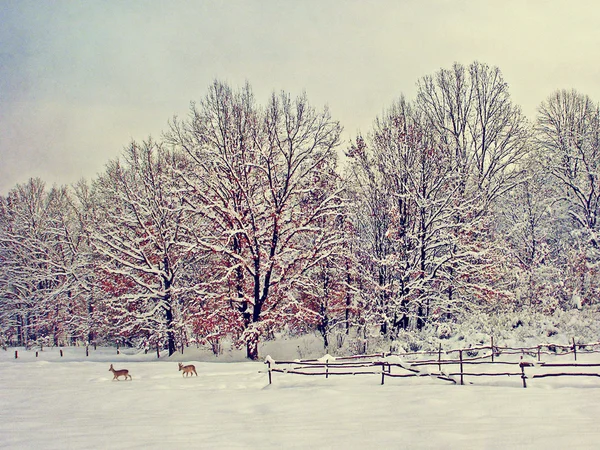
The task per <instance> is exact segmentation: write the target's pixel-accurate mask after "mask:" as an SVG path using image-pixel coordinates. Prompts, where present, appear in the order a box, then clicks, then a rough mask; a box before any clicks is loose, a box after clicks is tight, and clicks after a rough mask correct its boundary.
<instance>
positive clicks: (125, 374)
mask: <svg viewBox="0 0 600 450" xmlns="http://www.w3.org/2000/svg"><path fill="white" fill-rule="evenodd" d="M108 371H109V372H112V373H113V381H114V380H117V381H118V380H119V377H125V380H127V377H129V379H130V380H131V379H132V378H131V375H129V370H127V369H121V370H115V369H114V368H113V365H112V364H111V365H110V369H108Z"/></svg>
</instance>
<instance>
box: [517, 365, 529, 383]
mask: <svg viewBox="0 0 600 450" xmlns="http://www.w3.org/2000/svg"><path fill="white" fill-rule="evenodd" d="M519 365H520V366H521V378H522V379H523V387H524V388H526V387H527V381H526V379H527V377H526V376H525V364H524V363H521V364H519Z"/></svg>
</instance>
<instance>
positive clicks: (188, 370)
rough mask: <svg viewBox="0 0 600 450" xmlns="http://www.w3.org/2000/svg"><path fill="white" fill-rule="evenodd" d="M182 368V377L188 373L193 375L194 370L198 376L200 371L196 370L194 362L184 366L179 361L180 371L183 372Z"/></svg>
mask: <svg viewBox="0 0 600 450" xmlns="http://www.w3.org/2000/svg"><path fill="white" fill-rule="evenodd" d="M182 370H183V373H182V374H181V376H182V377H183V376H187V375H190V376H192V372H194V373H195V374H196V376H198V372H196V366H194V365H193V364H190V365H189V366H184V365H183V364H181V363H179V371H180V372H181V371H182Z"/></svg>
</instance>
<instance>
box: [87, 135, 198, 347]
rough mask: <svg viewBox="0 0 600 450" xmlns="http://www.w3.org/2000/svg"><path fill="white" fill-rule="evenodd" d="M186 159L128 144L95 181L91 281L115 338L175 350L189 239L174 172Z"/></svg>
mask: <svg viewBox="0 0 600 450" xmlns="http://www.w3.org/2000/svg"><path fill="white" fill-rule="evenodd" d="M186 164H187V160H186V159H185V158H184V157H183V155H181V154H179V153H177V152H173V151H170V150H168V149H166V148H165V147H164V146H162V145H161V144H160V143H157V142H154V141H152V140H148V141H146V142H143V143H142V144H138V143H135V142H134V143H132V144H131V145H130V146H129V147H127V149H126V150H125V152H124V154H123V158H122V160H117V161H113V162H111V163H109V164H108V166H107V168H106V172H105V173H103V174H102V175H101V176H100V177H99V178H98V179H97V180H96V181H95V183H94V192H93V195H94V206H95V211H94V223H93V224H92V227H93V228H92V230H91V242H92V246H93V248H94V250H95V252H96V253H97V254H98V255H100V257H101V259H100V260H99V261H98V265H97V274H96V279H97V283H99V284H100V285H101V286H102V288H103V291H104V301H103V308H104V314H105V315H106V316H107V317H106V319H108V320H110V321H112V323H111V324H110V328H112V330H113V333H114V334H115V335H116V336H120V337H123V338H138V339H139V338H141V339H146V340H147V341H148V342H150V343H152V344H155V345H162V344H163V343H164V342H166V345H167V348H168V351H169V354H172V353H174V352H175V349H176V336H177V330H176V328H177V327H176V322H177V321H178V319H180V317H178V315H179V314H181V312H182V310H181V305H180V303H181V302H183V301H185V299H186V297H185V287H184V286H181V284H178V280H179V278H178V277H179V275H180V271H181V267H182V265H185V263H186V260H187V258H188V256H189V253H190V252H191V251H192V250H193V247H194V244H193V242H192V241H191V238H190V236H191V234H190V231H189V226H190V222H189V220H188V216H187V213H186V209H185V208H184V207H183V198H184V196H185V191H184V190H183V189H182V188H181V187H180V186H179V184H178V183H179V177H178V175H177V174H178V173H179V171H181V170H185V166H186Z"/></svg>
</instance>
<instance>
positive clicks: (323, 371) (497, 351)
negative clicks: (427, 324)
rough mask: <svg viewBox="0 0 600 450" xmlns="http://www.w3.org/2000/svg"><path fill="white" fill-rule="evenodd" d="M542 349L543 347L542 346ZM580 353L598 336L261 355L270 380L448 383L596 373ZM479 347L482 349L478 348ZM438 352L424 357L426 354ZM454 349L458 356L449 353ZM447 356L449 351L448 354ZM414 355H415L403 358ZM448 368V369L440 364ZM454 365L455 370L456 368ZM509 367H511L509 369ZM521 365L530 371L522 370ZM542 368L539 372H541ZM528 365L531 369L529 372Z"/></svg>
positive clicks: (591, 348) (597, 346)
mask: <svg viewBox="0 0 600 450" xmlns="http://www.w3.org/2000/svg"><path fill="white" fill-rule="evenodd" d="M544 349H547V350H544ZM578 349H579V350H580V354H581V353H582V351H583V353H585V354H590V353H600V342H597V343H592V344H577V343H575V339H573V343H572V345H559V344H539V345H537V346H535V347H506V346H496V345H494V341H493V339H492V340H491V345H489V346H479V347H469V348H462V349H452V350H446V351H442V349H441V346H440V348H439V349H438V350H436V351H421V352H408V353H401V354H400V353H379V354H371V355H355V356H346V357H337V358H334V357H333V356H330V355H325V356H324V357H323V358H320V359H318V360H294V361H276V360H274V359H273V358H271V357H270V356H268V357H267V358H266V359H265V364H267V366H268V369H267V373H268V377H269V384H272V382H273V375H272V374H273V373H282V374H294V375H307V376H324V377H325V378H329V377H330V376H341V375H379V376H380V377H381V384H385V379H386V378H410V377H430V378H436V379H439V380H443V381H448V382H451V383H453V384H461V385H464V384H465V378H466V377H501V376H508V377H511V376H514V377H518V378H520V379H521V380H522V384H523V387H527V379H529V378H531V379H535V378H547V377H562V376H579V377H598V378H600V369H598V372H593V371H587V372H582V371H580V369H582V368H586V370H587V368H600V364H595V363H577V362H576V361H577V350H578ZM480 352H485V353H483V354H479V353H480ZM571 354H572V355H573V358H574V361H575V362H573V363H552V362H543V361H541V357H542V355H552V356H565V355H571ZM434 355H435V356H437V358H429V359H427V357H431V356H434ZM452 355H456V356H457V357H452ZM507 355H508V356H509V359H510V356H511V355H520V360H518V361H510V360H499V358H500V357H505V356H507ZM448 356H451V357H450V358H448ZM526 356H528V357H532V358H533V357H536V359H537V361H526V360H524V359H523V358H524V357H526ZM408 357H413V358H415V357H416V359H410V360H406V359H404V358H408ZM427 366H437V371H435V372H429V371H427V372H423V371H422V370H421V367H427ZM499 366H508V367H507V369H506V370H503V371H500V370H496V368H497V367H499ZM469 367H482V369H483V370H479V371H475V370H469ZM446 368H448V370H445V369H446ZM455 368H457V369H458V370H456V369H455ZM513 368H514V370H513ZM554 368H572V369H575V370H576V371H571V372H569V371H562V372H553V371H551V370H550V371H548V369H554ZM526 369H527V372H528V374H529V375H531V376H528V374H526V372H525V371H526ZM542 370H546V371H544V372H540V371H542ZM531 371H534V373H533V374H531Z"/></svg>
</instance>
